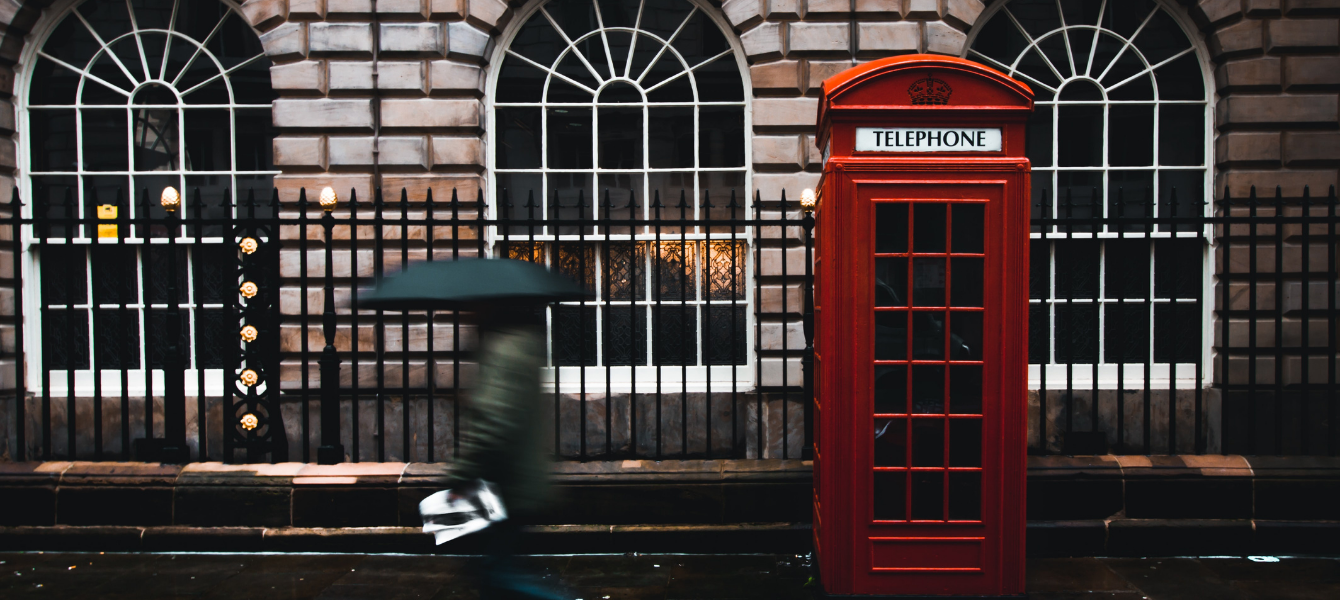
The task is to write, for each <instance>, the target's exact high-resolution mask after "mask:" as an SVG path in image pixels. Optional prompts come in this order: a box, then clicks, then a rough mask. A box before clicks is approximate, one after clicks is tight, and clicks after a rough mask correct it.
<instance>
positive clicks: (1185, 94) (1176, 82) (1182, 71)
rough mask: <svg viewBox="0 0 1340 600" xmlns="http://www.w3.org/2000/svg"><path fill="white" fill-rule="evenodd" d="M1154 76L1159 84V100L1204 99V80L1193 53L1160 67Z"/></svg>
mask: <svg viewBox="0 0 1340 600" xmlns="http://www.w3.org/2000/svg"><path fill="white" fill-rule="evenodd" d="M1154 75H1155V76H1156V77H1157V78H1158V82H1159V99H1160V100H1204V99H1205V80H1204V79H1203V76H1202V75H1201V70H1200V62H1199V61H1197V60H1196V54H1195V53H1194V52H1192V53H1188V54H1186V55H1184V56H1182V57H1181V58H1178V59H1177V60H1174V61H1172V62H1170V63H1168V64H1166V65H1164V66H1162V67H1160V68H1159V70H1157V71H1155V72H1154Z"/></svg>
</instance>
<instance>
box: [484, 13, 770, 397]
mask: <svg viewBox="0 0 1340 600" xmlns="http://www.w3.org/2000/svg"><path fill="white" fill-rule="evenodd" d="M588 1H591V2H595V3H596V4H597V6H598V4H599V1H600V0H588ZM657 1H661V0H643V4H642V6H645V5H646V3H649V2H657ZM673 1H676V2H688V3H690V4H692V5H693V7H694V11H693V12H692V13H690V14H689V15H686V17H685V19H684V21H683V22H682V23H681V27H682V26H683V24H684V23H687V22H688V21H689V19H691V18H692V17H693V16H694V15H695V14H697V13H702V14H703V16H705V17H706V18H708V19H710V20H711V22H712V23H713V24H715V25H716V26H717V27H718V29H720V31H721V33H722V35H723V36H725V38H726V40H727V42H728V43H729V44H730V48H729V50H727V51H725V52H722V53H721V54H719V55H717V56H716V57H713V58H711V59H708V60H706V61H703V62H702V63H699V65H696V66H703V65H707V64H709V63H715V62H717V61H721V60H729V59H732V58H733V59H734V64H735V66H736V69H737V70H738V72H739V75H740V79H741V83H742V85H743V89H744V94H743V96H744V99H743V100H742V101H740V102H702V101H697V100H696V99H695V101H693V102H650V103H649V102H647V101H646V96H645V91H644V93H643V101H642V102H640V103H638V102H630V103H619V104H617V106H620V107H630V108H631V107H642V108H643V109H644V113H643V114H644V118H643V120H642V126H643V135H642V143H643V150H642V152H643V160H644V164H647V163H646V162H645V161H648V160H649V157H650V153H649V148H648V146H647V144H648V142H649V136H648V132H647V119H646V118H645V115H646V113H645V110H646V107H648V106H658V107H676V106H679V107H694V108H697V107H701V106H739V107H743V109H744V138H745V139H744V140H743V144H744V165H743V166H741V167H729V168H705V167H700V166H698V164H699V162H700V157H699V156H698V150H697V145H696V144H695V151H694V164H695V166H694V167H682V168H664V169H653V168H643V169H605V168H601V167H600V166H599V156H600V155H599V147H598V143H599V142H598V136H596V135H592V149H591V150H592V155H591V156H592V167H591V168H590V169H578V170H580V171H585V172H589V173H591V176H592V183H593V186H592V188H593V189H592V193H593V196H592V197H593V198H599V197H600V196H599V195H595V194H597V190H598V189H599V188H598V182H599V177H600V176H601V175H605V174H631V175H642V189H641V190H640V191H639V192H640V193H639V194H638V196H639V197H638V201H639V203H641V204H642V211H643V216H642V217H640V218H645V219H650V218H652V215H651V207H650V206H651V203H652V199H653V195H652V190H651V188H650V186H651V184H650V177H647V175H649V174H651V173H656V172H665V173H693V174H694V175H695V179H696V177H697V175H698V174H699V173H709V172H729V173H741V174H742V175H743V177H744V193H743V196H744V197H743V198H738V199H737V202H738V203H739V209H738V210H737V212H736V214H737V217H736V218H739V219H746V218H751V217H752V215H753V212H752V211H753V198H752V197H751V195H752V193H753V191H752V190H753V170H752V168H751V165H752V161H753V148H752V146H753V144H752V143H751V141H752V138H753V106H752V93H751V90H752V89H753V85H752V82H751V81H750V77H749V67H748V64H747V63H746V61H745V60H744V52H743V48H742V47H741V45H740V42H739V39H737V37H736V36H734V35H733V34H732V33H731V32H732V30H733V29H732V27H731V26H730V24H729V23H728V22H726V21H725V20H724V19H723V18H722V15H721V14H719V11H718V10H717V9H716V8H714V7H712V6H711V5H710V4H707V3H706V2H703V1H702V0H673ZM548 3H549V0H532V1H531V2H530V3H529V4H528V5H526V6H525V7H523V8H522V9H520V10H518V11H517V12H516V16H514V17H513V18H512V21H511V23H510V24H509V26H508V27H507V30H506V31H505V32H504V33H503V35H502V36H501V38H500V40H499V43H498V44H497V46H496V47H495V49H494V52H493V56H492V59H491V60H490V62H489V71H488V85H487V87H486V90H487V91H486V92H485V95H484V102H485V112H486V115H487V125H486V127H485V131H486V143H485V148H486V150H485V155H486V156H487V162H486V165H487V173H488V176H487V177H486V180H487V181H489V182H490V183H491V182H492V181H493V179H494V177H495V176H496V175H497V174H498V173H500V172H504V173H534V174H537V175H539V176H540V180H541V186H542V187H541V189H540V190H535V191H536V192H537V197H538V200H537V202H536V203H537V204H539V205H540V206H539V207H537V210H536V218H543V215H546V214H547V211H548V202H547V201H546V199H547V198H548V197H549V196H548V194H549V187H548V186H549V177H548V175H549V174H550V173H567V172H571V171H573V169H550V168H548V166H547V164H548V161H547V160H546V159H547V153H548V141H547V139H541V143H540V148H541V153H542V154H541V160H540V167H539V168H535V169H499V168H498V167H497V164H496V155H495V152H494V151H493V148H494V147H495V144H496V143H497V141H496V139H495V138H494V135H495V132H496V131H497V126H496V114H497V113H496V108H498V107H509V106H521V107H538V108H540V109H541V111H540V114H541V118H542V119H547V110H545V109H546V108H548V107H550V106H573V107H583V108H590V109H591V112H592V122H591V126H592V131H593V133H594V132H597V131H599V112H600V111H599V110H597V108H598V107H599V106H602V105H601V104H599V103H597V102H595V98H596V96H593V97H592V102H588V103H551V102H548V101H547V91H548V80H546V83H545V87H544V91H543V92H542V96H541V101H540V102H538V103H535V102H525V103H500V102H497V100H496V90H497V86H498V79H499V75H500V72H501V70H502V64H503V59H504V58H505V57H507V56H508V55H509V54H511V53H510V47H511V45H512V41H513V40H514V39H515V38H516V36H517V34H518V33H519V32H520V31H521V29H522V27H523V26H524V25H525V24H526V23H527V22H529V21H530V19H531V18H532V17H534V16H537V15H538V16H539V17H540V18H549V19H550V23H551V24H552V25H554V29H555V30H557V31H558V32H559V34H560V35H562V36H563V37H564V39H565V41H567V42H568V46H567V48H566V50H565V53H576V54H578V56H579V58H580V59H581V60H582V62H583V63H584V64H586V63H587V60H586V57H584V56H582V55H581V53H580V52H579V51H577V49H576V46H577V44H578V43H580V42H581V41H584V40H586V39H588V38H591V37H594V36H596V35H601V39H602V42H603V43H605V44H606V46H607V48H608V41H607V40H606V39H605V38H604V36H603V32H605V31H623V32H629V33H634V40H636V39H637V36H638V35H645V36H651V37H658V36H656V35H655V34H654V33H651V32H649V31H645V30H641V29H632V28H624V27H605V26H604V24H603V21H602V22H600V23H599V25H598V27H597V29H596V30H595V31H592V32H589V33H587V34H584V35H583V36H582V37H580V38H578V39H576V40H573V39H569V38H568V37H567V34H566V32H564V31H563V30H562V28H561V27H559V26H558V25H557V23H556V22H555V21H554V20H553V19H552V17H549V16H548V15H547V12H546V11H544V10H543V9H544V7H545V5H546V4H548ZM596 14H597V15H598V16H599V15H600V12H599V11H597V13H596ZM663 41H664V40H663ZM634 43H636V41H635V42H634ZM665 48H666V50H663V51H670V52H674V50H673V48H670V47H669V46H668V45H667V46H665ZM512 55H513V56H517V57H518V58H521V59H522V60H524V61H525V62H527V63H529V64H531V65H532V66H534V67H536V68H538V69H540V70H544V71H550V70H551V69H550V67H548V66H542V65H539V64H537V63H535V62H534V61H531V60H530V59H526V58H524V57H521V56H520V55H516V54H512ZM727 55H729V56H727ZM564 56H566V54H560V55H559V56H557V57H555V62H554V64H557V62H558V61H560V60H562V59H563V57H564ZM606 56H607V57H608V56H609V53H608V50H607V51H606ZM658 57H659V55H658ZM656 61H657V58H653V59H652V61H651V62H650V63H648V66H647V68H646V70H645V71H644V73H643V74H642V76H645V75H646V73H647V72H649V71H650V69H651V67H652V66H654V65H655V64H656ZM630 64H631V51H630V60H629V62H628V63H626V64H625V68H624V73H625V76H623V77H617V76H616V77H610V78H608V79H606V78H605V77H603V76H601V75H600V74H599V73H598V72H596V70H595V69H591V68H590V67H589V64H587V65H586V66H587V68H588V70H590V74H591V75H592V76H593V77H594V78H595V79H596V80H597V81H598V82H600V84H601V88H602V89H603V87H604V86H606V85H608V84H610V83H615V82H622V83H632V84H634V85H636V81H637V80H640V79H641V77H638V78H636V79H635V78H632V77H631V73H629V71H630V68H629V66H628V65H630ZM610 66H611V73H614V72H615V69H614V68H613V65H612V63H611V65H610ZM681 66H682V67H684V68H685V69H686V72H687V70H689V69H691V68H696V66H695V67H690V66H689V65H688V64H687V63H685V62H683V59H682V58H681ZM555 76H557V77H562V76H561V75H558V74H555ZM669 81H670V80H667V81H666V82H663V83H668V82H669ZM689 81H690V82H694V80H693V79H690V80H689ZM658 85H659V84H658ZM693 85H694V89H695V96H696V94H697V91H696V82H694V83H693ZM583 87H584V86H583ZM639 89H641V88H640V87H639ZM596 92H597V95H598V93H599V90H596ZM608 106H616V105H612V104H611V105H608ZM698 114H699V113H698V111H696V110H695V112H694V115H695V116H694V119H695V123H694V128H695V130H696V129H697V128H698V127H699V125H698V123H697V118H698ZM697 187H699V188H701V187H702V186H697ZM486 188H487V191H486V198H487V202H488V207H487V210H488V213H487V214H488V215H489V217H490V218H493V219H497V218H499V217H500V216H501V213H500V212H499V211H500V209H499V206H500V205H499V196H500V190H498V189H497V186H495V185H491V184H489V185H486ZM625 191H626V190H625ZM686 191H687V190H686ZM599 193H601V194H603V192H599ZM700 193H701V190H700V189H694V190H693V195H692V197H688V198H687V200H688V201H690V202H692V205H693V215H692V218H699V217H700V215H699V206H700V204H701V201H700ZM712 200H713V204H714V206H718V207H720V206H722V202H725V199H722V198H713V199H712ZM621 201H624V202H626V199H620V198H617V197H616V198H615V199H614V200H613V201H612V204H614V205H615V206H617V205H619V204H620V202H621ZM513 202H514V204H515V200H514V201H513ZM661 202H662V204H664V205H665V208H663V209H662V213H661V214H662V218H665V219H666V227H667V228H671V227H672V226H673V224H674V219H675V218H677V216H678V211H677V209H676V208H675V206H676V203H677V202H678V199H677V198H662V199H661ZM599 211H600V202H599V201H596V202H593V207H592V213H591V214H592V216H593V218H599V217H600V215H599ZM508 216H509V218H512V219H524V218H526V216H525V215H521V214H512V213H509V215H508ZM702 217H704V218H705V217H706V215H702ZM615 225H616V226H617V222H615ZM640 229H642V231H641V232H635V235H631V236H630V235H628V234H623V235H613V234H612V235H605V234H595V233H588V234H587V235H584V236H578V235H553V234H550V233H549V232H547V231H537V233H536V234H535V235H534V236H533V237H532V236H530V235H526V236H523V237H518V236H517V235H516V234H512V235H509V236H508V237H507V240H508V241H511V242H515V243H527V242H531V241H533V242H536V243H542V244H543V245H544V246H545V247H547V248H548V249H550V251H546V252H544V255H545V257H546V259H545V260H546V261H550V260H553V259H552V258H549V257H550V256H551V255H552V254H553V252H552V249H553V248H555V246H554V245H553V242H570V243H577V242H585V243H587V244H591V245H594V246H595V247H596V248H597V250H596V251H595V252H593V254H594V255H595V261H596V262H595V264H594V265H592V267H591V268H592V269H594V272H595V273H596V274H597V277H599V274H601V273H602V270H601V265H600V260H601V259H602V252H600V251H599V243H602V242H607V241H608V242H621V241H622V242H628V241H630V240H631V241H634V242H643V243H646V242H655V241H656V239H657V237H656V234H655V228H654V227H643V228H640ZM697 229H698V228H695V231H694V232H692V233H688V234H687V235H685V236H684V240H685V241H687V242H690V243H693V242H708V241H723V240H731V239H734V240H736V241H737V242H739V243H741V244H742V245H743V248H744V251H743V254H744V256H743V257H742V258H743V264H742V269H743V271H744V274H743V275H744V279H743V280H742V281H741V285H742V286H743V287H744V300H743V301H729V302H728V301H725V300H716V301H712V306H728V305H733V306H742V307H744V311H745V316H744V323H742V325H743V326H744V333H745V340H744V344H745V361H746V362H745V363H744V364H738V365H703V364H701V358H702V357H703V351H702V347H701V346H702V338H703V335H702V328H703V326H704V323H705V320H704V319H703V314H704V313H703V312H702V311H701V310H697V314H698V317H697V323H698V326H697V331H696V332H695V333H694V339H695V341H694V344H695V345H696V346H697V356H698V357H699V361H698V362H699V364H696V365H690V366H688V367H687V369H685V368H684V367H683V366H681V365H677V364H676V365H661V366H657V365H655V364H649V365H644V366H627V365H614V366H610V367H608V368H607V367H606V366H604V365H599V366H595V365H593V366H587V367H580V366H562V367H553V366H550V367H546V368H545V369H544V371H543V373H542V381H543V382H544V384H545V385H546V387H548V389H551V390H552V389H554V382H555V378H557V381H558V389H559V391H561V392H580V391H582V390H583V382H584V385H585V389H586V390H599V391H603V390H604V389H605V388H606V387H607V386H608V387H609V389H610V391H611V392H621V393H626V392H629V391H637V392H644V391H651V390H655V389H656V388H657V385H658V382H659V386H660V387H661V389H663V390H665V391H667V392H675V391H679V390H682V389H685V388H687V389H688V391H690V392H702V391H705V390H706V389H708V388H709V387H710V389H711V390H712V391H713V392H714V393H716V392H724V393H729V392H730V391H731V390H732V389H734V390H738V391H746V390H752V389H753V388H754V385H755V377H756V374H757V370H758V356H757V354H756V352H755V350H754V348H755V346H754V344H755V329H756V328H755V325H756V323H757V320H756V319H755V317H754V310H755V306H756V302H757V299H756V298H755V297H754V296H755V284H754V268H755V264H754V263H755V260H754V259H755V257H754V254H755V249H754V243H753V232H752V231H751V228H746V227H740V231H739V232H737V233H736V234H735V235H734V236H731V234H729V233H724V234H723V233H707V232H702V231H697ZM485 239H486V241H487V244H486V246H485V247H486V252H487V253H489V255H492V253H494V252H495V251H496V247H495V246H496V244H497V243H498V242H500V241H503V236H502V234H501V233H500V232H499V231H497V227H490V228H489V230H488V231H487V232H486V234H485ZM660 239H661V241H662V242H664V243H666V244H677V243H679V242H680V236H679V234H678V233H677V232H676V233H674V234H671V233H664V234H663V235H662V236H661V238H660ZM696 260H697V264H698V265H699V266H698V267H697V269H695V272H694V273H693V279H694V280H695V283H694V287H695V288H696V290H697V295H696V297H695V298H694V299H692V300H688V301H687V302H686V303H685V304H686V305H687V306H690V307H702V306H706V305H707V303H706V300H705V299H704V295H705V293H706V291H707V290H706V286H707V281H706V274H707V272H708V269H709V268H710V266H709V265H708V264H707V261H706V255H705V254H702V255H699V256H698V257H697V258H696ZM643 261H644V263H643V273H644V275H645V277H646V278H647V280H646V282H645V284H644V285H645V289H646V290H647V292H646V297H645V299H644V300H637V301H635V302H634V301H607V300H604V299H601V300H594V301H588V302H587V303H586V306H588V307H597V310H595V311H594V312H595V315H596V319H597V321H596V357H597V358H596V360H597V362H599V361H601V360H602V359H603V356H604V348H603V342H604V336H603V335H601V332H602V331H603V326H604V324H603V322H602V319H603V313H604V311H602V310H599V308H598V307H600V306H606V305H609V306H620V305H629V304H636V305H637V306H646V307H647V310H646V311H645V315H646V319H647V324H646V329H645V330H644V331H645V333H646V335H645V336H643V337H644V338H645V339H643V340H642V341H643V342H644V343H646V345H647V351H646V352H647V353H646V355H647V357H648V360H652V359H651V357H652V351H653V349H652V340H651V337H652V333H653V326H652V307H654V306H656V304H657V302H656V301H655V300H652V294H653V291H654V288H653V286H652V281H651V277H652V275H653V274H652V271H651V269H652V268H653V264H654V260H653V257H652V252H650V251H648V252H644V253H643ZM596 287H597V293H599V292H600V291H601V289H602V288H601V286H600V285H599V284H598V285H597V286H596ZM564 304H565V305H572V306H578V305H580V303H577V302H568V303H564ZM662 305H663V306H667V307H674V306H680V305H681V303H680V301H678V300H673V301H671V300H666V301H664V302H663V303H662ZM546 318H547V319H549V323H548V327H547V328H548V329H549V331H551V332H552V311H548V316H547V317H546ZM546 337H547V339H548V340H549V342H548V343H549V344H552V335H548V336H546ZM546 352H547V354H548V357H547V362H549V363H552V362H553V361H552V356H553V349H552V347H549V348H547V349H546ZM583 370H584V371H585V372H583ZM607 373H608V376H609V380H608V381H606V375H607ZM634 386H636V390H634Z"/></svg>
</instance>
